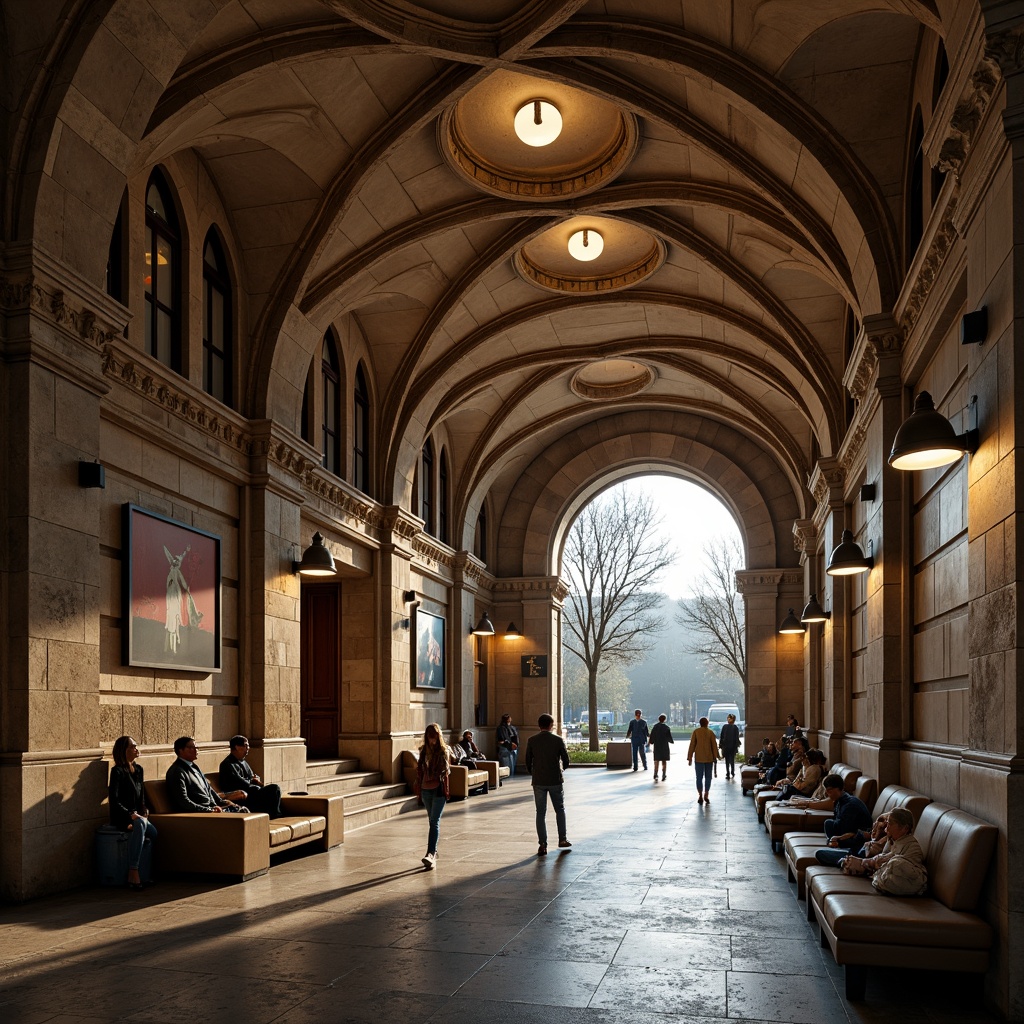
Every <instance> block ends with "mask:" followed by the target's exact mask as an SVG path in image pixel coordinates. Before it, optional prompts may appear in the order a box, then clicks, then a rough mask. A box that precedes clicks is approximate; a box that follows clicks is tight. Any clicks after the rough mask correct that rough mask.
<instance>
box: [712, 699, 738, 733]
mask: <svg viewBox="0 0 1024 1024" xmlns="http://www.w3.org/2000/svg"><path fill="white" fill-rule="evenodd" d="M729 715H735V716H736V724H737V725H738V726H739V730H740V735H741V736H742V735H743V726H744V724H745V723H743V722H741V721H740V709H739V707H738V706H737V705H735V704H712V705H711V707H709V708H708V728H709V729H710V730H711V731H712V732H713V733H714V734H715V735H716V736H721V735H722V726H723V725H725V723H726V720H727V719H728V717H729Z"/></svg>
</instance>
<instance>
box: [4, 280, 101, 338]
mask: <svg viewBox="0 0 1024 1024" xmlns="http://www.w3.org/2000/svg"><path fill="white" fill-rule="evenodd" d="M0 307H3V308H4V309H6V310H8V311H9V312H18V311H24V310H27V309H34V310H36V311H37V312H39V313H41V314H43V315H44V316H45V317H46V318H47V319H48V320H49V321H50V322H51V323H53V324H55V325H56V326H58V327H63V328H64V329H65V330H68V331H70V332H71V333H74V334H76V335H77V336H78V337H79V338H81V339H82V340H83V341H87V342H89V343H90V344H91V345H93V346H94V347H95V348H102V347H103V346H104V345H107V344H109V343H110V342H111V341H113V340H114V338H116V337H117V335H116V333H115V332H114V331H113V330H107V329H106V328H104V327H102V326H101V325H100V323H99V322H98V318H97V314H96V313H95V312H93V310H91V309H86V308H84V307H83V308H81V309H79V308H76V307H74V306H72V305H70V304H69V303H68V302H67V301H66V299H65V297H64V292H63V291H61V290H60V289H57V290H56V291H53V292H47V291H46V290H45V289H44V288H43V287H42V286H41V285H39V284H37V283H36V280H35V278H33V277H31V276H28V277H25V278H23V279H21V280H17V281H15V280H11V279H9V278H0Z"/></svg>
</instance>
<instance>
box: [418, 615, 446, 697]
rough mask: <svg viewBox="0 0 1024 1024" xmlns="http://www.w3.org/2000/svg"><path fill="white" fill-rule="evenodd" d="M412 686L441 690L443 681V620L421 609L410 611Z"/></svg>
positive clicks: (444, 667) (444, 666)
mask: <svg viewBox="0 0 1024 1024" xmlns="http://www.w3.org/2000/svg"><path fill="white" fill-rule="evenodd" d="M412 635H413V643H414V645H415V646H414V648H413V660H412V685H413V686H421V687H424V688H426V689H428V690H443V689H444V680H445V669H446V665H445V660H444V655H445V651H444V619H443V618H441V616H440V615H434V614H433V612H425V611H423V610H422V609H421V608H413V610H412Z"/></svg>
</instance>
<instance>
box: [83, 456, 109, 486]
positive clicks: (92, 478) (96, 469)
mask: <svg viewBox="0 0 1024 1024" xmlns="http://www.w3.org/2000/svg"><path fill="white" fill-rule="evenodd" d="M78 486H79V487H106V486H107V471H106V469H105V468H104V467H103V465H101V464H100V463H99V462H79V463H78Z"/></svg>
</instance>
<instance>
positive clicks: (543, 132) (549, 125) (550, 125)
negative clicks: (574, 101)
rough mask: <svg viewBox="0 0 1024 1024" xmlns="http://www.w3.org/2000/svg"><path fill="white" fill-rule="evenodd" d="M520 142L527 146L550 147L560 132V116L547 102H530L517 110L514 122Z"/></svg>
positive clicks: (554, 107)
mask: <svg viewBox="0 0 1024 1024" xmlns="http://www.w3.org/2000/svg"><path fill="white" fill-rule="evenodd" d="M514 125H515V130H516V135H518V136H519V140H520V142H525V143H526V145H528V146H550V145H551V143H552V142H554V141H555V139H557V138H558V136H559V135H560V134H561V131H562V115H561V114H560V113H559V112H558V107H556V106H555V105H554V103H548V101H547V100H530V102H529V103H527V104H525V105H524V106H522V107H520V108H519V111H518V112H517V113H516V119H515V122H514Z"/></svg>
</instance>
